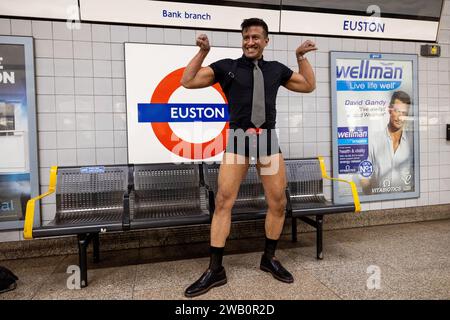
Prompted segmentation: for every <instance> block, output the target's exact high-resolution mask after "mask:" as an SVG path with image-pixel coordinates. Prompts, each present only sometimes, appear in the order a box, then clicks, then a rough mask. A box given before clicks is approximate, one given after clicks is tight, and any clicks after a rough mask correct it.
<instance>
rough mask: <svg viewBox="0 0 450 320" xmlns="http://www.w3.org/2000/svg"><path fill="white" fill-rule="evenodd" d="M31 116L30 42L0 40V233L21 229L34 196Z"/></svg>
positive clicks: (34, 148)
mask: <svg viewBox="0 0 450 320" xmlns="http://www.w3.org/2000/svg"><path fill="white" fill-rule="evenodd" d="M35 113H36V111H35V89H34V64H33V40H32V38H27V37H6V36H0V153H1V156H0V230H13V229H21V228H22V226H23V219H24V216H25V210H26V203H27V201H28V200H29V199H30V197H31V196H33V197H34V196H35V195H37V194H38V166H37V146H36V116H35ZM36 219H37V220H36V224H37V223H39V220H38V219H39V214H38V215H37V216H36Z"/></svg>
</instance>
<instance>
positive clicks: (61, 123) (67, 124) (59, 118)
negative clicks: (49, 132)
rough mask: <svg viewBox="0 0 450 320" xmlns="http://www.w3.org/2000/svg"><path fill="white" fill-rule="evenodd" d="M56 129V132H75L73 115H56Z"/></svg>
mask: <svg viewBox="0 0 450 320" xmlns="http://www.w3.org/2000/svg"><path fill="white" fill-rule="evenodd" d="M56 128H57V130H58V131H75V130H76V120H75V113H57V114H56Z"/></svg>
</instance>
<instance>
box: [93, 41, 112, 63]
mask: <svg viewBox="0 0 450 320" xmlns="http://www.w3.org/2000/svg"><path fill="white" fill-rule="evenodd" d="M92 57H93V58H94V59H97V60H111V44H110V43H106V42H93V43H92Z"/></svg>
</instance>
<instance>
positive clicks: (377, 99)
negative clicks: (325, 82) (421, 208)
mask: <svg viewBox="0 0 450 320" xmlns="http://www.w3.org/2000/svg"><path fill="white" fill-rule="evenodd" d="M331 81H332V83H331V88H332V113H333V114H332V116H333V128H332V135H333V136H332V141H333V169H334V172H333V175H334V176H335V177H338V178H341V179H346V180H352V181H354V182H355V184H356V185H357V188H358V193H359V196H360V199H361V202H363V201H366V202H367V201H379V200H394V199H405V198H415V197H419V194H420V192H419V181H420V179H419V136H418V135H419V130H418V125H419V123H418V105H417V103H418V94H417V56H416V55H406V54H381V53H376V54H370V53H354V52H331ZM333 195H334V199H335V201H336V202H340V203H342V202H348V201H351V192H350V189H349V188H346V186H343V185H341V184H337V183H335V184H334V185H333Z"/></svg>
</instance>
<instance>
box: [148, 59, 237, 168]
mask: <svg viewBox="0 0 450 320" xmlns="http://www.w3.org/2000/svg"><path fill="white" fill-rule="evenodd" d="M184 69H185V68H181V69H178V70H175V71H173V72H171V73H169V74H168V75H167V76H166V77H165V78H164V79H162V80H161V82H160V83H159V84H158V86H157V87H156V89H155V91H154V92H153V95H152V98H151V103H169V99H170V97H171V96H172V94H173V93H174V92H175V90H177V89H178V88H179V87H180V86H181V84H180V80H181V77H182V76H183V72H184ZM212 87H213V88H214V89H216V90H217V92H219V93H220V95H221V96H222V98H223V101H224V102H225V103H228V101H227V98H226V97H225V94H224V93H223V91H222V88H221V87H220V85H219V84H218V83H216V84H214V85H213V86H212ZM152 128H153V131H154V132H155V135H156V138H158V140H159V142H161V144H162V145H163V146H164V147H165V148H166V149H167V150H169V151H170V152H172V153H174V154H176V155H178V156H180V157H184V158H189V159H196V160H197V159H203V155H204V154H205V150H207V151H208V155H210V156H211V157H214V156H215V155H217V154H219V153H221V152H222V151H224V150H225V147H226V145H227V141H226V140H227V134H226V133H227V129H228V128H229V124H228V122H226V123H225V126H224V127H223V129H222V131H221V132H220V134H219V135H218V136H217V137H215V138H214V139H211V140H209V141H206V142H203V143H193V142H188V141H184V140H183V139H181V138H180V137H178V136H177V135H176V134H175V132H173V130H172V128H171V127H170V125H169V123H167V122H152ZM200 150H201V152H200Z"/></svg>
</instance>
